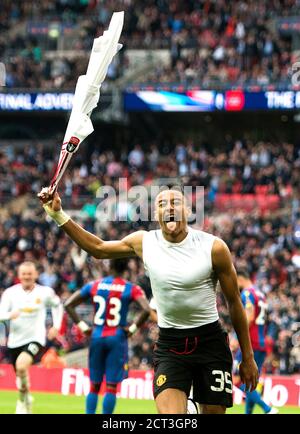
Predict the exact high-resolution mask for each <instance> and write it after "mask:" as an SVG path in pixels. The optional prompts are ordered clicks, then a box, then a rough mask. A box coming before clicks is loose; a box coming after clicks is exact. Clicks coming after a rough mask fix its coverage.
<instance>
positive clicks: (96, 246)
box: [39, 193, 145, 259]
mask: <svg viewBox="0 0 300 434" xmlns="http://www.w3.org/2000/svg"><path fill="white" fill-rule="evenodd" d="M39 197H40V200H41V202H42V203H43V206H44V208H45V211H46V212H47V214H48V215H49V216H50V217H51V218H53V219H54V220H55V221H57V220H58V218H57V216H58V215H59V213H62V209H61V200H60V197H59V195H58V193H55V195H54V197H53V199H52V200H51V198H49V197H48V196H47V193H43V194H41V193H40V195H39ZM60 227H61V228H62V229H63V230H64V231H65V232H66V233H67V234H68V235H69V237H70V238H72V240H73V241H75V243H76V244H77V245H78V246H79V247H80V248H81V249H83V250H85V251H86V252H88V253H89V254H90V255H92V256H94V257H95V258H97V259H114V258H124V257H127V256H135V255H137V256H140V257H142V240H143V235H144V233H145V231H137V232H134V233H132V234H130V235H127V236H126V237H125V238H123V239H122V240H119V241H103V240H101V238H99V237H97V236H95V235H93V234H91V233H90V232H88V231H86V230H85V229H83V228H82V227H81V226H80V225H78V224H77V223H75V222H74V221H73V220H72V219H69V220H66V222H64V223H62V224H60Z"/></svg>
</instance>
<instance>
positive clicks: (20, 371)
mask: <svg viewBox="0 0 300 434" xmlns="http://www.w3.org/2000/svg"><path fill="white" fill-rule="evenodd" d="M16 374H17V376H18V377H25V376H26V375H27V366H26V365H25V364H23V363H19V364H17V365H16Z"/></svg>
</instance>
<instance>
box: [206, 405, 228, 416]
mask: <svg viewBox="0 0 300 434" xmlns="http://www.w3.org/2000/svg"><path fill="white" fill-rule="evenodd" d="M200 408H201V413H202V414H224V413H226V407H224V406H223V405H204V404H202V405H200Z"/></svg>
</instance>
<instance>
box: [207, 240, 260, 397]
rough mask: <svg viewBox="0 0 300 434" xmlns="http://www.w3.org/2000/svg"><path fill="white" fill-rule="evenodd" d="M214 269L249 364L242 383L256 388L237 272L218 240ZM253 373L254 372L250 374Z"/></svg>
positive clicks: (253, 365) (243, 354) (216, 241)
mask: <svg viewBox="0 0 300 434" xmlns="http://www.w3.org/2000/svg"><path fill="white" fill-rule="evenodd" d="M212 263H213V268H214V270H215V272H216V274H217V277H218V279H219V282H220V285H221V289H222V292H223V293H224V295H225V297H226V300H227V303H228V308H229V313H230V318H231V321H232V324H233V327H234V329H235V331H236V334H237V337H238V341H239V344H240V348H241V352H242V357H243V362H245V363H246V364H247V366H246V368H247V369H246V372H243V365H242V369H241V377H242V381H243V382H245V383H246V387H247V389H248V388H249V387H251V389H252V390H254V389H255V387H256V382H257V375H258V374H257V367H256V365H255V362H254V359H253V350H252V346H251V342H250V336H249V328H248V321H247V317H246V314H245V311H244V308H243V305H242V301H241V297H240V292H239V289H238V284H237V277H236V271H235V268H234V266H233V263H232V259H231V255H230V252H229V249H228V247H227V246H226V244H225V243H224V242H223V241H222V240H220V239H216V240H215V242H214V245H213V248H212ZM250 371H252V372H250Z"/></svg>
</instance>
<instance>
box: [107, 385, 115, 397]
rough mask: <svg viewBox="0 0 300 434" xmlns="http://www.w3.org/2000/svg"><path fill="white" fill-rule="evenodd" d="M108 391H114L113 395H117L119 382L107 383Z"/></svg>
mask: <svg viewBox="0 0 300 434" xmlns="http://www.w3.org/2000/svg"><path fill="white" fill-rule="evenodd" d="M105 392H106V393H112V394H113V395H116V393H117V384H116V383H107V384H106V389H105Z"/></svg>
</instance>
